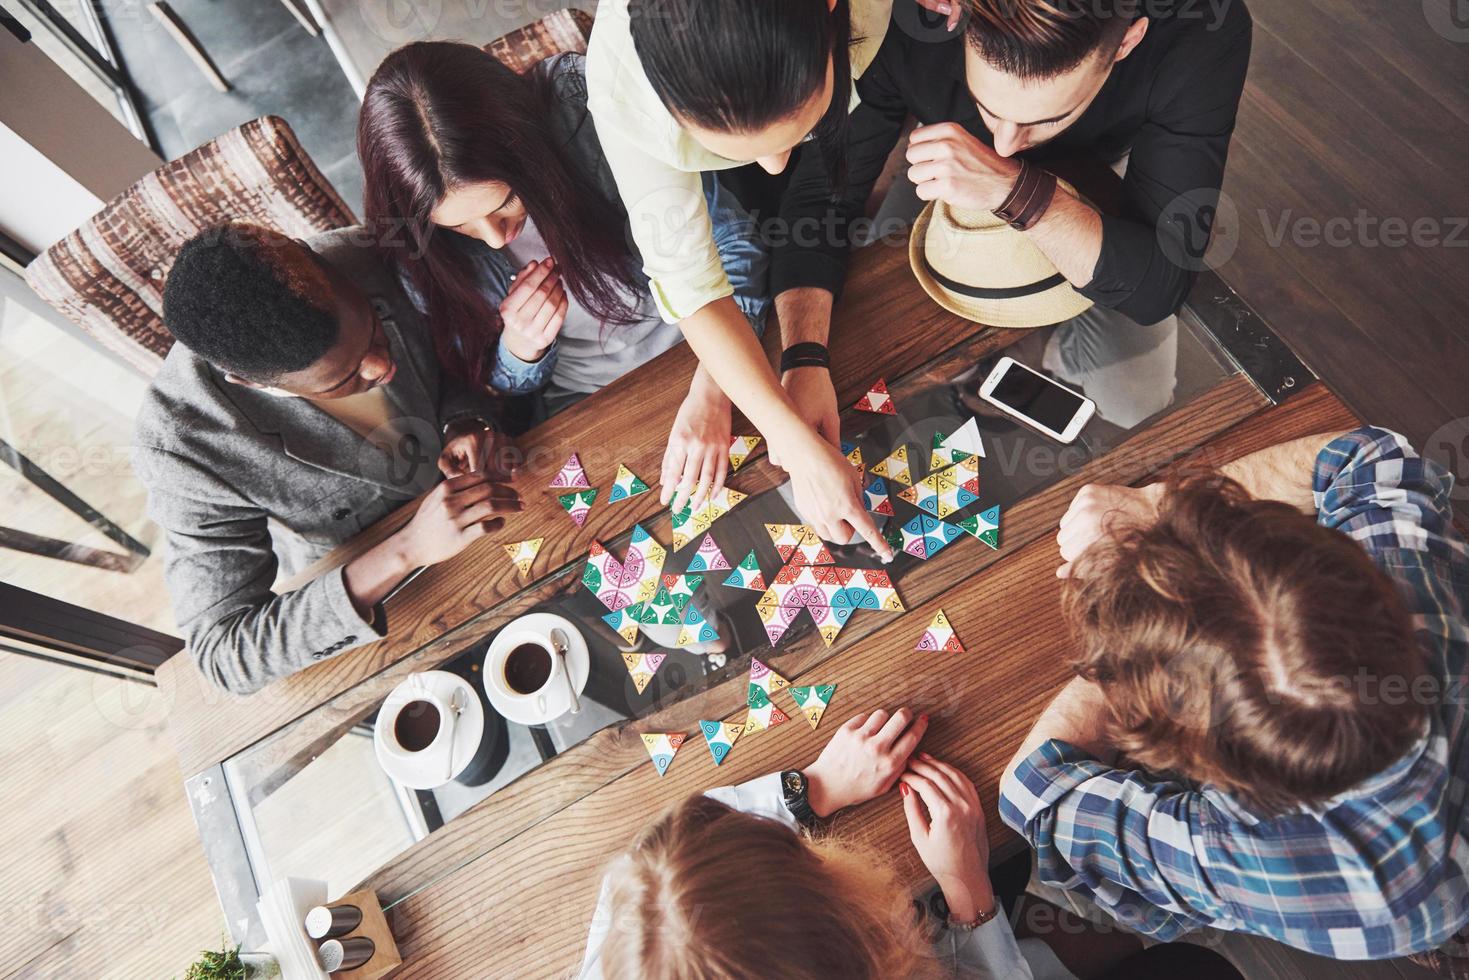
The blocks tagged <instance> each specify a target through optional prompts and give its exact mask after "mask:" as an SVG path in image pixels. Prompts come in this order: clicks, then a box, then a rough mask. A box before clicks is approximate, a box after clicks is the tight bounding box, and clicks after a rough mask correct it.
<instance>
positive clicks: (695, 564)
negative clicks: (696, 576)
mask: <svg viewBox="0 0 1469 980" xmlns="http://www.w3.org/2000/svg"><path fill="white" fill-rule="evenodd" d="M689 571H691V572H727V571H729V562H728V561H727V560H726V559H725V557H724V552H722V551H720V550H719V543H718V542H717V541H715V540H714V535H712V534H706V535H704V540H703V541H700V542H699V548H698V550H697V551H695V552H694V557H693V558H692V559H690V560H689Z"/></svg>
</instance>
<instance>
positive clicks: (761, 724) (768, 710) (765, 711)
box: [741, 704, 791, 735]
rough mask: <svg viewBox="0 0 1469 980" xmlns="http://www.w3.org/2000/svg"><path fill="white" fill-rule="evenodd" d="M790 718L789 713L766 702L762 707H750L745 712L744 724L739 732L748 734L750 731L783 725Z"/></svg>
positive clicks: (760, 730) (761, 730)
mask: <svg viewBox="0 0 1469 980" xmlns="http://www.w3.org/2000/svg"><path fill="white" fill-rule="evenodd" d="M790 720H791V718H790V715H787V714H786V713H785V712H784V711H781V710H780V709H779V708H777V707H776V706H775V705H773V704H767V705H766V706H765V707H763V708H751V709H750V710H749V711H748V712H747V713H746V714H745V724H744V728H743V729H742V731H741V734H743V735H748V734H750V733H751V732H763V731H764V730H765V729H767V728H774V727H775V726H776V725H783V724H785V723H786V722H788V721H790Z"/></svg>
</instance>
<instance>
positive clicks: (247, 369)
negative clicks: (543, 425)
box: [133, 223, 522, 694]
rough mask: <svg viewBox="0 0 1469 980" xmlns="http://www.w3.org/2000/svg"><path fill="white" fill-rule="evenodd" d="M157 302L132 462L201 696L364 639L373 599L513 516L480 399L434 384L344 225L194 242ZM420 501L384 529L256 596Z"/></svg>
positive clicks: (252, 682)
mask: <svg viewBox="0 0 1469 980" xmlns="http://www.w3.org/2000/svg"><path fill="white" fill-rule="evenodd" d="M163 305H164V323H165V325H166V326H167V327H168V329H169V331H170V332H171V333H172V334H173V335H174V338H175V339H176V340H177V343H176V344H175V345H174V348H173V350H172V351H171V352H170V353H169V355H168V358H167V360H166V361H165V362H164V365H163V368H162V370H161V371H160V372H159V374H158V376H157V377H156V378H155V379H154V381H153V384H152V386H151V388H150V389H149V391H148V395H147V397H146V399H145V401H144V404H143V408H142V410H141V412H140V413H139V416H138V422H137V428H136V433H135V438H134V443H135V445H134V451H133V465H134V468H135V469H136V470H137V472H138V475H139V477H140V478H141V479H142V481H143V483H144V484H145V485H146V486H147V488H148V506H149V515H150V516H151V517H152V518H153V520H154V521H155V522H157V523H158V524H159V525H160V526H161V527H162V528H163V529H164V531H165V532H166V535H167V545H168V548H167V558H166V566H165V574H166V578H167V582H168V588H169V592H170V594H171V596H172V599H173V603H174V611H175V615H176V617H177V619H178V622H179V624H180V626H181V627H182V628H183V630H184V631H185V634H186V638H187V640H188V646H189V650H190V653H191V654H192V656H193V657H194V661H195V663H197V664H198V666H199V669H200V671H201V672H202V673H203V674H204V676H206V677H208V678H209V679H210V680H211V681H213V682H214V683H215V684H218V685H219V686H221V687H223V688H225V689H227V690H229V691H232V692H235V693H239V694H248V693H250V692H253V691H256V690H258V689H259V688H261V687H263V686H265V685H266V684H268V683H269V682H271V681H273V680H275V679H277V678H280V677H283V676H285V675H287V674H290V673H292V672H294V671H297V670H300V669H302V668H304V667H307V666H310V665H311V664H312V663H314V662H316V661H318V660H322V659H324V658H326V657H329V656H331V655H333V654H335V653H338V652H340V651H342V650H346V649H349V648H351V647H354V646H358V645H360V644H363V643H367V642H370V641H372V640H375V639H377V638H378V637H380V636H382V635H384V633H385V632H386V626H387V624H386V622H385V618H384V615H383V612H382V608H381V603H382V601H383V599H384V597H385V596H386V595H387V594H388V593H389V591H390V590H391V589H392V588H393V587H394V586H395V585H396V584H397V583H398V582H400V581H401V580H402V579H403V578H404V576H406V575H407V574H409V573H410V572H412V571H413V570H414V569H415V568H419V567H422V566H425V565H432V564H435V563H437V562H440V561H443V560H444V559H446V558H449V557H452V556H453V555H455V554H458V553H459V552H460V551H461V550H462V549H463V548H464V547H465V546H467V545H468V544H469V543H470V542H471V541H473V540H475V539H477V538H479V537H482V536H483V535H485V534H486V533H488V532H490V531H493V530H496V529H497V528H498V527H499V526H500V525H501V524H502V523H503V516H501V515H504V514H507V513H514V512H517V511H519V510H520V509H521V508H522V505H521V502H520V498H519V497H518V495H517V494H516V493H515V491H514V490H513V489H511V487H510V486H509V485H508V480H509V477H510V474H509V472H508V469H507V466H506V460H505V459H503V458H497V457H500V456H502V455H503V454H502V453H501V448H502V447H501V446H500V444H499V443H498V442H497V438H496V435H495V433H494V431H493V430H492V428H491V426H490V424H489V422H488V421H487V420H488V419H489V418H490V408H491V402H490V400H489V398H488V396H487V395H486V393H485V391H484V390H483V389H482V388H475V387H474V386H470V385H464V384H461V383H458V382H456V381H454V380H453V379H451V378H448V377H446V376H443V375H442V374H441V372H440V368H439V363H438V360H437V359H436V357H435V356H434V352H433V344H432V340H431V338H430V336H429V334H428V332H427V327H426V325H425V324H424V323H423V322H422V320H421V319H420V317H419V315H418V313H417V312H416V311H415V310H414V308H413V306H412V304H411V303H409V302H408V301H407V299H406V298H405V297H404V295H403V293H402V291H401V289H400V287H399V286H398V284H397V281H396V279H395V278H394V277H393V276H391V275H390V274H389V273H387V271H386V270H385V269H384V268H383V267H382V266H381V265H380V264H379V262H378V260H377V257H376V256H375V254H374V251H373V248H372V246H371V242H370V241H369V240H368V237H367V236H366V234H365V233H364V232H363V231H362V229H360V228H355V229H345V230H341V231H334V232H328V233H326V234H323V235H319V236H317V237H315V238H313V239H311V240H310V241H306V242H302V241H296V240H293V239H289V238H286V237H284V236H282V235H279V234H277V233H275V232H271V231H268V230H266V229H264V228H260V227H257V226H253V225H247V224H241V223H235V224H229V225H224V226H221V227H219V228H215V229H211V230H209V231H206V232H203V233H201V234H200V235H198V236H196V237H195V238H194V239H192V240H191V241H189V242H188V243H187V244H185V245H184V247H183V249H182V250H181V251H180V253H179V256H178V259H177V260H176V262H175V264H174V267H173V269H172V270H171V271H170V273H169V278H168V282H167V285H166V287H165V290H164V299H163ZM441 476H442V477H446V478H447V479H444V480H443V482H440V478H441ZM425 491H429V492H428V494H427V496H426V497H425V498H424V500H423V502H422V504H421V505H420V506H419V508H418V511H417V512H416V514H415V516H414V517H413V518H412V520H411V521H409V523H408V524H407V525H406V526H404V527H403V529H402V530H400V531H398V532H396V533H395V534H393V535H392V536H391V537H389V538H387V539H386V540H385V541H383V542H382V543H380V544H378V545H376V546H375V547H373V548H372V549H370V550H369V551H367V552H365V553H363V554H362V555H359V556H358V557H356V558H354V559H353V560H352V561H350V562H348V563H347V564H346V565H345V566H344V567H342V568H340V569H337V570H335V571H332V572H330V573H328V574H325V575H323V576H321V577H319V578H317V579H316V580H314V581H312V582H310V583H309V584H307V585H305V586H303V587H301V588H299V589H295V590H293V591H291V592H287V593H284V594H281V595H277V594H275V593H274V592H273V591H272V585H273V584H274V583H275V581H276V580H277V577H278V576H280V575H291V574H294V573H295V572H298V571H300V570H301V569H303V568H304V567H306V566H307V565H308V564H310V563H311V562H312V561H314V560H316V559H317V558H319V557H321V556H322V555H324V554H325V553H326V552H327V551H329V550H330V549H331V548H332V547H333V546H335V545H337V544H340V543H341V542H342V541H345V540H346V539H348V538H350V537H351V536H353V535H354V534H356V533H357V532H358V531H360V530H362V529H363V528H365V527H367V526H369V525H371V524H373V523H374V522H376V521H378V520H379V519H381V518H382V517H384V516H386V515H387V514H388V513H389V512H390V511H392V510H393V509H395V508H396V507H398V506H400V505H402V504H403V503H406V502H407V501H410V500H412V499H414V498H415V497H417V496H419V495H420V494H423V493H425Z"/></svg>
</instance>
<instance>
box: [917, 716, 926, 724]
mask: <svg viewBox="0 0 1469 980" xmlns="http://www.w3.org/2000/svg"><path fill="white" fill-rule="evenodd" d="M918 720H919V721H921V722H925V723H926V722H927V721H928V715H919V716H918Z"/></svg>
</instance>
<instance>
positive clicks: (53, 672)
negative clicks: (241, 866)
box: [0, 653, 225, 980]
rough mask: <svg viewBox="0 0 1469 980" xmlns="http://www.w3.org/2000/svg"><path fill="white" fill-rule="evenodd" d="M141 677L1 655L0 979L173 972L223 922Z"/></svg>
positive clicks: (137, 977)
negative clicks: (0, 916) (133, 679)
mask: <svg viewBox="0 0 1469 980" xmlns="http://www.w3.org/2000/svg"><path fill="white" fill-rule="evenodd" d="M165 717H166V706H165V705H163V704H162V699H161V696H160V695H159V694H158V692H157V690H156V689H155V688H152V687H146V686H143V685H139V684H133V683H130V682H127V681H119V680H114V679H111V678H107V677H102V676H100V675H93V674H88V673H83V672H81V671H79V670H77V669H76V668H72V667H62V666H57V665H53V664H49V663H44V662H42V661H38V660H32V659H30V658H28V657H21V656H16V655H14V654H9V653H0V773H4V779H3V785H4V787H5V799H4V802H3V805H0V855H3V857H0V895H3V896H5V899H4V900H5V904H6V924H5V928H3V929H0V976H5V977H25V978H37V980H40V978H52V977H55V978H63V977H64V978H87V980H93V978H97V980H102V978H106V980H113V978H115V980H141V978H145V977H146V978H150V980H151V978H160V980H163V978H168V977H175V976H182V975H183V972H184V969H185V968H186V967H187V966H188V964H189V963H190V962H191V960H192V958H193V956H194V954H195V953H197V952H198V951H199V950H200V949H201V948H203V947H204V946H207V945H210V944H214V946H215V948H218V944H219V942H220V941H221V937H222V936H223V935H224V934H225V933H224V921H223V918H222V916H221V914H220V911H219V903H218V900H217V899H216V898H215V895H214V885H213V882H212V881H211V879H210V877H209V869H208V867H207V866H206V865H205V863H204V852H203V851H202V850H201V849H200V847H199V838H198V835H197V834H196V832H195V830H194V819H193V817H192V815H191V814H190V813H189V807H188V803H187V802H186V801H185V799H184V790H183V783H182V780H181V779H180V778H179V772H178V766H177V763H176V762H175V756H174V754H173V750H172V748H171V746H170V744H169V742H168V738H167V735H166V734H165V731H164V718H165Z"/></svg>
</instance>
